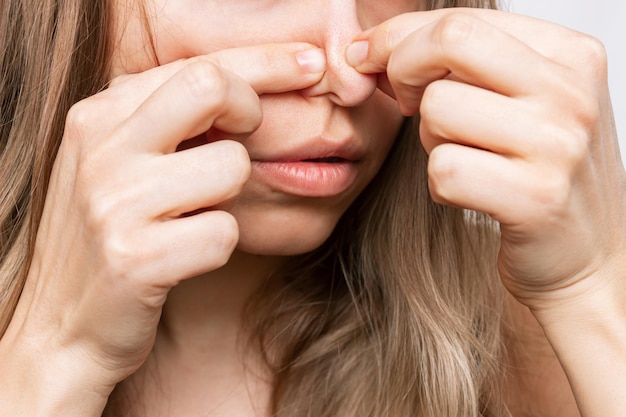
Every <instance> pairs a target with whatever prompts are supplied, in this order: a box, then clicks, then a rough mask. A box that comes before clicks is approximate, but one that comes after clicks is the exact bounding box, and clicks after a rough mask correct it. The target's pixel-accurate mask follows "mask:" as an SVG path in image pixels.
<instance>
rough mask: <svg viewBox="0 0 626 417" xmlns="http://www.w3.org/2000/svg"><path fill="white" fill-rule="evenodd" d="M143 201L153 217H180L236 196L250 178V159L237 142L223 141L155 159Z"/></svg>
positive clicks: (145, 187)
mask: <svg viewBox="0 0 626 417" xmlns="http://www.w3.org/2000/svg"><path fill="white" fill-rule="evenodd" d="M151 163H152V167H151V169H152V171H153V173H152V175H145V176H144V178H145V179H144V182H145V185H144V186H143V187H142V191H141V192H142V195H144V196H145V197H143V198H142V204H143V205H144V206H145V208H146V212H147V214H148V216H150V217H152V218H164V217H167V218H177V217H179V216H180V215H182V214H184V213H190V212H194V211H196V210H199V209H204V208H209V207H213V206H216V205H218V204H221V203H223V202H225V201H229V200H232V199H234V198H236V197H237V196H238V195H239V193H240V192H241V190H242V189H243V187H244V185H245V184H246V182H247V180H248V178H249V177H250V158H249V157H248V153H247V151H246V149H245V148H244V147H243V145H241V144H240V143H238V142H234V141H230V140H221V141H217V142H213V143H209V144H207V145H202V146H198V147H195V148H193V149H188V150H185V151H181V152H175V153H172V154H168V155H164V156H162V157H160V158H153V159H152V160H151Z"/></svg>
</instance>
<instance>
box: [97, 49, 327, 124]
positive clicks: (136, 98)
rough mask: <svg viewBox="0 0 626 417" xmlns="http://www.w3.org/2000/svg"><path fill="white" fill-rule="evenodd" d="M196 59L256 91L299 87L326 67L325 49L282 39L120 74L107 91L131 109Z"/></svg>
mask: <svg viewBox="0 0 626 417" xmlns="http://www.w3.org/2000/svg"><path fill="white" fill-rule="evenodd" d="M196 61H208V62H211V63H214V64H216V65H218V66H220V67H222V68H224V69H225V70H226V71H230V72H232V73H234V74H236V75H238V76H239V77H241V78H242V79H243V80H245V81H246V82H247V83H248V84H250V86H251V87H252V88H253V89H254V90H255V91H256V93H257V94H265V93H281V92H287V91H293V90H299V89H303V88H306V87H309V86H311V85H313V84H315V83H316V82H318V81H319V80H320V79H321V77H322V75H323V73H324V71H325V70H326V56H325V53H324V51H322V50H321V49H319V48H316V47H314V46H313V45H310V44H307V43H285V44H268V45H258V46H249V47H242V48H234V49H225V50H221V51H217V52H214V53H212V54H209V55H203V56H198V57H194V58H190V59H184V60H178V61H174V62H171V63H168V64H165V65H162V66H159V67H156V68H152V69H150V70H148V71H145V72H142V73H139V74H123V75H120V76H118V77H116V78H115V79H113V80H112V81H111V82H110V86H109V89H108V90H106V94H108V95H109V96H111V97H112V98H114V99H116V100H117V101H118V102H119V104H120V106H122V107H123V108H125V109H127V110H126V114H130V113H132V112H133V111H134V110H135V109H136V108H137V107H138V106H139V105H140V104H141V103H142V102H143V101H145V100H146V99H147V98H148V96H150V94H152V93H153V92H154V91H155V90H156V89H157V88H159V87H160V86H161V85H163V84H164V83H165V82H166V81H167V80H169V79H170V78H171V77H173V76H174V75H175V74H176V73H178V72H179V71H181V70H183V69H184V68H185V67H186V66H188V65H191V64H193V63H195V62H196Z"/></svg>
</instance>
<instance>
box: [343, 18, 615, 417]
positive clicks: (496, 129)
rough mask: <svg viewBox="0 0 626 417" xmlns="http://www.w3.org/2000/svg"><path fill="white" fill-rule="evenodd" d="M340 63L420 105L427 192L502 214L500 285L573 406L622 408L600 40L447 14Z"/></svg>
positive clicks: (398, 21) (387, 25) (611, 145)
mask: <svg viewBox="0 0 626 417" xmlns="http://www.w3.org/2000/svg"><path fill="white" fill-rule="evenodd" d="M346 59H347V61H348V62H349V63H350V64H352V65H353V66H354V67H355V68H356V69H357V70H358V71H360V72H363V73H377V74H379V88H380V89H382V90H383V91H385V92H386V93H387V94H389V95H391V96H393V97H395V98H396V99H397V101H398V104H399V106H400V110H401V111H402V113H403V114H405V115H413V114H417V113H419V115H420V117H421V121H420V137H421V141H422V144H423V145H424V148H425V149H426V151H427V152H428V153H429V154H430V157H429V163H428V173H429V185H430V192H431V195H432V197H433V199H434V200H435V201H437V202H440V203H443V204H448V205H452V206H457V207H463V208H468V209H473V210H478V211H482V212H485V213H488V214H489V215H490V216H491V217H492V218H494V219H495V220H497V221H498V222H499V223H500V227H501V232H502V234H501V248H500V253H499V259H498V267H499V271H500V276H501V278H502V281H503V283H504V285H505V286H506V288H507V289H508V290H509V291H510V292H511V293H512V294H513V296H515V297H516V298H517V299H518V300H519V301H520V302H521V303H523V304H525V305H527V306H528V307H530V309H531V311H532V312H533V313H534V314H535V316H536V317H537V319H538V321H539V323H540V324H541V326H542V327H543V330H544V332H545V334H546V336H547V337H548V339H549V341H550V343H551V345H552V346H553V348H554V350H555V352H556V354H557V355H558V357H559V360H560V361H561V364H562V366H563V368H564V369H565V372H566V373H567V376H568V379H569V381H570V384H571V386H572V389H573V391H574V394H575V396H576V401H577V404H578V407H579V409H580V411H581V413H582V415H583V416H586V417H588V416H603V417H608V416H610V417H618V416H624V415H626V398H625V397H624V392H626V353H625V352H626V175H625V172H624V167H623V164H622V161H621V159H620V153H619V149H618V142H617V135H616V131H615V126H614V120H613V116H612V110H611V103H610V98H609V93H608V87H607V59H606V56H605V51H604V48H603V46H602V45H601V44H600V43H599V42H598V41H597V40H595V39H593V38H591V37H589V36H586V35H583V34H581V33H578V32H574V31H571V30H568V29H566V28H563V27H560V26H557V25H553V24H550V23H547V22H544V21H539V20H534V19H531V18H528V17H523V16H517V15H513V14H508V13H504V12H498V11H493V10H482V9H444V10H437V11H432V12H417V13H409V14H405V15H400V16H397V17H395V18H393V19H391V20H388V21H386V22H384V23H382V24H380V25H378V26H376V27H374V28H371V29H369V30H367V31H365V32H363V33H362V34H360V35H359V36H358V37H357V38H356V39H355V41H354V42H353V44H352V45H350V46H349V47H348V50H347V51H346Z"/></svg>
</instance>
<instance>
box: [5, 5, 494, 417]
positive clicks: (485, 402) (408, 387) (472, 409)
mask: <svg viewBox="0 0 626 417" xmlns="http://www.w3.org/2000/svg"><path fill="white" fill-rule="evenodd" d="M108 3H109V1H107V0H64V1H57V0H36V1H35V0H4V1H2V3H1V4H0V184H2V186H1V188H0V193H1V194H0V337H1V336H2V334H3V333H4V331H5V330H6V328H7V326H8V323H9V322H10V320H11V317H12V315H13V312H14V310H15V307H16V305H17V302H18V300H19V297H20V292H21V290H22V288H23V285H24V282H25V280H26V275H27V272H28V269H29V266H30V261H31V258H32V252H33V246H34V240H35V236H36V232H37V228H38V224H39V219H40V217H41V213H42V211H43V205H44V202H45V196H46V192H47V184H48V181H49V178H50V172H51V168H52V164H53V161H54V158H55V156H56V152H57V149H58V147H59V144H60V141H61V138H62V135H63V127H64V120H65V116H66V114H67V112H68V110H69V108H70V107H71V106H72V105H73V104H74V103H76V102H78V101H80V100H81V99H83V98H85V97H88V96H90V95H93V94H95V93H97V92H98V91H100V90H101V89H102V88H104V87H105V85H106V82H107V78H108V75H109V69H110V59H111V50H112V45H111V36H110V28H111V16H110V10H109V7H110V6H109V5H108ZM427 3H428V8H429V9H434V8H445V7H460V6H464V7H481V8H496V4H495V0H429V1H427ZM418 123H419V120H418V119H417V118H416V117H414V118H411V119H407V121H406V123H405V125H404V127H403V129H402V132H401V134H400V135H399V137H398V139H397V140H396V143H395V144H394V147H393V149H392V151H391V153H390V155H389V156H388V158H387V161H386V162H385V165H384V166H383V168H382V169H381V171H380V172H379V174H378V175H377V176H376V178H375V179H374V180H373V181H372V183H371V184H370V185H369V186H368V188H367V189H366V190H365V191H364V192H363V193H362V195H361V196H359V198H358V199H357V201H355V203H354V204H353V205H352V206H351V207H350V209H349V210H348V211H347V212H346V213H345V214H344V216H343V217H342V219H341V221H340V222H339V224H338V225H337V227H336V229H335V231H334V233H333V235H332V236H331V237H330V238H329V239H328V241H327V242H326V243H325V244H324V245H323V246H322V247H320V248H319V249H317V250H315V251H313V252H312V253H309V254H306V255H303V256H301V257H299V259H297V260H296V261H294V263H293V264H292V265H290V266H289V268H288V269H287V270H285V271H284V274H281V276H280V277H275V278H274V279H272V280H271V282H270V283H269V284H268V287H267V288H265V289H264V291H262V293H260V294H258V295H257V296H256V297H255V298H254V299H253V300H251V302H250V306H249V307H250V309H251V310H252V309H254V311H255V312H256V314H254V315H252V314H249V315H248V316H249V317H248V318H249V320H248V323H249V325H250V326H251V327H252V329H254V335H255V339H254V340H253V343H255V344H256V346H257V347H260V349H261V351H262V352H264V354H265V359H266V362H267V364H268V365H269V366H270V369H271V370H272V372H273V373H272V375H273V381H272V383H273V386H274V390H273V393H272V398H271V406H272V413H273V415H275V416H277V417H282V416H294V417H308V416H311V417H313V416H314V417H324V416H327V417H330V416H342V417H352V416H355V417H356V416H456V417H478V416H484V417H488V416H502V415H505V413H506V411H505V407H504V406H503V401H502V397H501V395H500V393H499V390H498V387H499V383H500V382H501V381H502V377H503V369H504V367H503V363H504V349H503V347H502V344H503V343H502V340H503V337H502V335H501V314H500V311H501V303H502V301H501V300H502V296H501V289H500V286H499V285H498V284H499V282H498V279H497V273H496V270H495V256H496V251H497V229H496V227H495V226H494V224H493V223H492V222H490V221H489V219H488V218H487V217H486V216H483V215H479V214H477V213H473V212H468V211H463V210H460V209H455V208H450V207H445V206H441V205H438V204H435V203H434V202H433V201H432V200H431V199H430V198H429V194H428V180H427V173H426V165H427V156H426V153H425V152H424V150H423V149H422V148H421V146H420V145H419V140H418V133H417V132H418ZM259 312H261V314H259ZM123 389H125V387H123V386H122V390H123ZM116 396H117V397H118V399H120V401H119V402H115V404H113V405H111V408H108V410H107V412H106V413H105V414H109V413H116V414H120V413H121V412H119V411H117V412H116V411H114V410H113V408H115V407H117V406H121V405H123V403H124V402H125V401H123V400H122V399H123V398H124V395H123V393H119V392H116ZM129 398H130V397H129ZM131 400H132V398H131Z"/></svg>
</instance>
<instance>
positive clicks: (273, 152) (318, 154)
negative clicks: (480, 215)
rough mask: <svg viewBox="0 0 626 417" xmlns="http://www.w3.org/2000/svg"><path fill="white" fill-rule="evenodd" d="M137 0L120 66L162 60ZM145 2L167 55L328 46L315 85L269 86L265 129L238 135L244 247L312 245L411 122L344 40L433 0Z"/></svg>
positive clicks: (128, 13)
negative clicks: (361, 69)
mask: <svg viewBox="0 0 626 417" xmlns="http://www.w3.org/2000/svg"><path fill="white" fill-rule="evenodd" d="M135 1H136V0H118V1H117V2H116V3H117V4H118V6H117V12H118V13H119V16H118V18H120V19H121V20H124V21H125V22H126V23H125V24H124V25H122V26H119V27H123V32H122V33H120V34H119V35H120V36H121V39H122V41H121V42H120V43H119V44H118V45H119V46H118V50H116V51H115V58H116V59H115V62H116V64H115V68H114V73H117V74H120V73H135V72H139V71H143V70H146V69H148V68H149V67H150V66H153V65H154V64H151V63H152V62H154V59H153V58H152V57H151V55H150V52H149V51H151V48H150V47H149V46H148V45H147V42H146V39H147V37H146V36H145V30H146V28H145V18H142V15H141V14H140V13H139V12H138V11H137V9H138V8H137V6H136V5H135V4H134V3H135ZM144 1H146V2H147V3H146V10H147V12H148V16H147V17H148V20H149V21H150V23H151V30H152V33H151V36H152V39H153V44H154V47H155V52H156V55H157V56H156V60H157V61H158V62H159V64H167V63H169V62H172V61H174V60H178V59H181V58H188V57H193V56H197V55H202V54H208V53H211V52H213V51H217V50H220V49H225V48H233V47H240V46H247V45H257V44H264V43H276V42H307V43H310V44H313V45H316V46H318V47H320V48H322V49H323V50H325V51H326V57H327V70H326V73H325V75H324V77H323V78H322V80H321V81H320V82H319V83H318V84H316V85H314V86H312V87H310V88H307V89H304V90H300V91H292V92H288V93H282V94H267V95H262V96H261V105H262V109H263V115H264V118H263V123H262V124H261V126H260V128H259V129H258V130H257V131H255V132H254V133H253V134H252V135H250V136H246V137H243V138H242V137H235V138H234V139H235V140H238V141H240V142H241V143H242V144H243V145H244V146H245V147H246V149H247V150H248V153H249V156H250V159H251V160H252V175H251V178H250V180H249V182H248V184H247V186H246V187H245V188H244V190H243V192H242V194H241V197H240V198H239V200H238V201H237V202H236V203H235V204H234V205H233V206H232V208H229V211H230V212H231V213H232V214H233V215H234V216H235V218H236V219H237V221H238V223H239V230H240V243H239V249H240V250H243V251H246V252H250V253H257V254H272V255H293V254H299V253H304V252H307V251H310V250H313V249H315V248H316V247H317V246H319V245H320V244H321V243H323V242H324V240H326V238H327V237H328V236H329V234H330V233H331V232H332V230H333V228H334V227H335V225H336V223H337V221H338V220H339V218H340V216H341V215H342V214H343V213H344V211H345V210H346V209H347V208H348V206H349V205H350V204H351V203H352V202H353V201H354V199H355V198H356V197H357V196H358V194H359V193H360V192H361V191H362V190H363V189H364V188H365V186H366V185H367V184H368V183H369V182H370V180H371V179H372V178H373V177H374V175H375V174H376V173H377V172H378V170H379V168H380V166H381V164H382V163H383V161H384V159H385V157H386V155H387V153H388V151H389V149H390V147H391V145H392V143H393V140H394V138H395V136H396V134H397V132H398V130H399V127H400V125H401V123H402V117H401V115H400V113H399V112H398V110H397V107H396V104H395V101H394V100H393V99H391V98H389V97H388V96H386V95H385V94H383V93H382V92H381V91H380V90H377V89H376V78H375V77H374V76H366V75H362V74H359V73H357V72H356V71H355V70H353V69H352V68H351V67H349V66H348V65H347V64H346V63H345V61H344V53H345V49H346V47H347V46H348V45H349V43H350V41H351V40H352V39H353V38H354V37H355V36H356V35H357V34H358V33H360V32H361V31H362V30H364V29H367V28H368V27H371V26H374V25H376V24H378V23H380V22H382V21H384V20H386V19H388V18H390V17H392V16H394V15H397V14H400V13H404V12H409V11H415V10H420V9H423V3H424V0H387V1H381V0H144ZM144 17H145V16H144ZM320 158H324V159H320ZM199 180H201V179H199Z"/></svg>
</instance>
